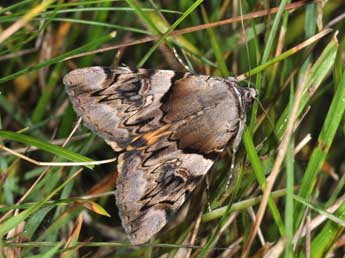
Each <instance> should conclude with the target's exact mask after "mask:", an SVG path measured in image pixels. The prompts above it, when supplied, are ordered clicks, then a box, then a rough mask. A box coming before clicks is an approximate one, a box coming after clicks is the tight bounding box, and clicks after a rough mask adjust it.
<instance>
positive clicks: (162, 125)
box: [63, 66, 257, 244]
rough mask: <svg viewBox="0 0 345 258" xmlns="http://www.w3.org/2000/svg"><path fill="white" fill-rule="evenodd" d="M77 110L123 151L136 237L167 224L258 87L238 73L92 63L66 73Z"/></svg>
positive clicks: (128, 212) (122, 209)
mask: <svg viewBox="0 0 345 258" xmlns="http://www.w3.org/2000/svg"><path fill="white" fill-rule="evenodd" d="M63 83H64V84H65V86H66V91H67V93H68V95H69V97H70V100H71V102H72V104H73V107H74V110H75V111H76V112H77V114H78V115H79V116H81V117H82V119H83V121H84V124H85V125H86V127H88V128H89V129H91V130H92V131H94V132H96V134H98V135H99V136H100V137H102V138H104V140H105V141H106V142H107V144H109V145H110V146H111V147H112V148H113V149H114V150H115V151H117V152H120V154H119V156H118V164H117V169H118V172H119V177H118V179H117V182H116V194H115V196H116V204H117V207H118V209H119V215H120V218H121V221H122V225H123V227H124V229H125V231H126V233H127V234H128V236H129V239H130V241H131V243H133V244H141V243H145V242H147V241H148V240H149V239H150V238H151V237H152V236H153V235H155V234H156V233H158V232H159V231H160V230H161V229H162V228H163V227H164V225H166V224H167V219H168V215H169V213H171V212H174V211H177V210H178V209H179V208H180V207H181V205H182V204H183V203H184V201H185V199H186V196H187V194H188V193H189V192H191V191H193V189H194V188H195V186H196V185H197V183H198V182H199V181H200V180H201V178H202V177H203V176H204V175H205V174H206V173H207V171H208V170H209V169H210V168H211V166H212V164H213V163H214V161H215V158H216V156H217V153H218V152H221V151H222V150H223V149H224V148H225V146H226V145H227V144H228V142H229V141H232V146H233V149H236V148H237V146H238V145H239V143H240V141H241V138H242V132H243V129H244V126H245V120H246V110H247V108H248V106H249V105H250V104H251V103H252V102H253V100H254V98H255V97H256V95H257V93H256V90H255V89H253V88H242V87H239V86H238V85H237V83H236V80H235V79H234V78H231V77H230V78H227V79H225V78H220V77H211V76H207V75H196V74H191V73H180V72H175V71H170V70H149V69H137V70H131V69H129V68H127V67H122V68H121V67H120V68H106V67H99V66H95V67H88V68H81V69H76V70H73V71H71V72H70V73H68V74H67V75H65V77H64V78H63Z"/></svg>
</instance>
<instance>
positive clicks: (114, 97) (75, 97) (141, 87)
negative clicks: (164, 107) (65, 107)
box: [63, 66, 185, 151]
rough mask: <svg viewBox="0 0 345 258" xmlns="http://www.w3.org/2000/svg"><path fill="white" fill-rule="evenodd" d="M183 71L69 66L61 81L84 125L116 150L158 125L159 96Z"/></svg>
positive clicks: (159, 117) (159, 114)
mask: <svg viewBox="0 0 345 258" xmlns="http://www.w3.org/2000/svg"><path fill="white" fill-rule="evenodd" d="M184 75H185V74H183V73H175V72H174V71H168V70H157V71H154V70H146V69H138V70H136V71H131V70H129V69H128V68H114V69H113V68H103V67H99V66H95V67H88V68H82V69H76V70H73V71H71V72H70V73H68V74H67V75H66V76H65V77H64V79H63V82H64V84H65V85H66V91H67V93H68V95H69V96H70V99H71V102H72V104H73V107H74V109H75V111H76V112H77V113H78V115H79V116H81V117H82V118H83V121H84V123H85V125H86V126H87V127H88V128H90V129H91V130H93V131H95V132H96V133H97V134H98V135H100V136H101V137H103V138H105V139H106V141H107V142H108V144H110V145H111V146H112V147H113V148H114V149H115V150H117V151H120V150H122V149H124V148H125V147H126V146H127V145H128V144H129V142H131V141H132V139H133V137H135V136H137V135H140V134H142V133H145V132H148V131H151V130H155V129H157V128H158V127H160V126H161V121H160V119H161V118H162V116H163V112H162V111H161V110H160V106H161V101H160V100H161V98H162V97H163V96H164V94H165V93H166V92H167V91H168V90H169V89H170V87H171V85H172V83H173V82H174V80H176V79H179V78H181V77H182V76H184Z"/></svg>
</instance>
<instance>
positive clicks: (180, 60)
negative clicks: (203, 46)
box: [172, 47, 195, 74]
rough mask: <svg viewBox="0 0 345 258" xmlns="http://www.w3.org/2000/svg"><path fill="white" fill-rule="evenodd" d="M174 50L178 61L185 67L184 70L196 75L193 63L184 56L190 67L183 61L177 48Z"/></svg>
mask: <svg viewBox="0 0 345 258" xmlns="http://www.w3.org/2000/svg"><path fill="white" fill-rule="evenodd" d="M172 50H173V52H174V55H175V57H176V59H177V61H178V62H179V63H180V64H181V65H182V66H183V68H184V69H186V71H188V72H190V73H192V74H195V71H194V68H193V66H192V64H191V62H189V60H188V59H187V58H186V57H185V55H184V57H185V59H186V61H187V63H188V65H187V64H186V63H185V62H184V61H183V60H182V58H181V57H180V55H179V54H178V53H177V50H176V48H174V47H173V48H172Z"/></svg>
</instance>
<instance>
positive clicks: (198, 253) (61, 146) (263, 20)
mask: <svg viewBox="0 0 345 258" xmlns="http://www.w3.org/2000/svg"><path fill="white" fill-rule="evenodd" d="M344 9H345V5H344V4H343V3H342V1H340V0H336V1H328V2H327V3H326V4H325V5H324V6H321V4H320V3H316V2H313V1H310V2H309V3H308V4H307V3H306V1H297V2H294V3H292V4H291V3H290V2H289V1H259V2H256V1H242V2H239V1H213V0H212V1H184V0H178V1H166V2H164V1H141V2H140V1H136V0H127V1H115V0H114V1H109V0H103V1H102V0H96V1H83V2H62V1H45V2H42V3H40V2H37V1H33V0H25V1H21V2H18V3H14V4H12V5H11V4H10V2H9V5H5V6H2V8H1V9H0V13H1V16H0V26H1V27H0V28H1V29H0V42H1V45H0V53H1V54H0V63H1V65H2V66H1V69H0V90H1V94H0V171H1V173H0V236H1V240H0V250H1V252H0V255H1V256H2V257H31V256H32V257H57V256H61V257H77V256H81V257H89V256H92V255H98V256H99V257H115V256H116V257H159V256H161V255H163V254H165V255H166V256H167V257H174V256H176V255H179V257H230V256H234V257H252V256H260V255H262V254H263V253H268V252H273V251H276V252H277V253H278V255H277V256H279V257H326V256H327V255H328V256H330V255H333V256H334V257H339V256H340V255H342V254H343V249H344V243H343V242H344V241H343V239H344V225H345V217H344V209H345V205H344V195H343V193H344V184H345V176H344V172H345V171H344V164H345V160H344V152H345V144H344V142H345V141H344V140H345V119H344V112H345V73H344V64H343V58H342V56H343V55H344V45H345V40H344V28H345V26H344V25H345V22H344V21H343V20H341V19H339V20H338V21H337V20H336V19H337V18H339V17H341V16H338V15H337V13H341V12H340V10H344ZM287 10H290V11H287ZM292 10H294V11H293V12H291V11H292ZM241 14H242V15H241ZM241 17H242V18H241ZM335 21H336V22H335ZM205 24H206V25H205ZM327 25H330V26H327ZM173 49H176V50H177V52H178V53H179V56H180V57H181V58H182V59H183V60H185V62H186V63H187V64H188V65H189V66H190V69H191V70H194V71H196V72H197V73H201V74H210V75H213V76H223V77H226V76H228V75H229V74H230V75H232V76H236V77H237V78H238V79H239V81H240V82H239V83H240V84H241V85H242V86H248V85H249V86H250V87H255V88H256V89H258V91H259V97H258V99H259V100H260V102H261V103H262V105H263V106H264V108H265V112H264V111H263V110H262V109H261V108H260V107H259V104H258V103H257V102H255V103H254V105H253V106H252V108H251V109H250V111H249V113H248V114H247V116H248V119H247V128H246V130H245V132H244V135H243V144H242V145H241V148H240V150H239V151H238V153H237V154H236V166H235V169H234V170H232V171H230V163H231V158H230V157H229V156H228V154H227V153H226V152H224V153H223V154H220V155H219V160H218V161H217V162H216V164H215V166H214V167H213V168H212V169H211V171H210V172H209V173H208V176H207V181H208V184H209V186H208V188H209V190H208V191H204V188H205V187H204V186H205V182H202V183H201V184H200V186H199V187H198V189H196V190H195V191H194V193H192V194H191V195H190V198H189V200H188V203H189V205H186V206H184V207H183V208H182V210H181V211H180V212H179V213H177V214H174V216H172V218H171V220H170V223H169V225H168V227H167V228H166V229H164V230H163V231H162V232H161V233H160V234H158V235H157V237H155V238H154V239H152V240H151V241H150V242H149V243H147V244H145V245H142V246H139V247H133V246H131V245H130V244H129V242H128V240H127V237H126V235H125V233H124V231H123V229H122V227H121V223H120V221H119V217H118V215H117V210H116V206H115V201H114V196H113V194H114V189H115V185H116V171H115V168H116V164H115V163H116V162H111V163H107V162H109V161H108V159H111V158H113V157H116V155H117V154H116V153H115V152H114V151H112V150H111V149H110V148H109V147H108V146H107V145H106V144H105V143H104V141H103V140H102V139H101V138H99V137H97V136H95V135H94V134H91V133H90V132H89V131H88V130H87V129H86V128H84V127H83V126H80V128H79V129H78V130H77V131H76V132H74V130H73V128H74V127H75V124H76V123H77V120H78V118H77V116H76V114H75V113H74V111H73V109H72V107H71V105H70V103H69V101H68V98H67V96H66V93H65V91H64V87H63V85H62V80H61V79H62V77H63V76H64V75H65V74H66V73H67V72H68V71H70V70H72V69H74V68H76V67H87V66H92V65H102V66H110V65H113V66H118V65H121V64H126V65H128V66H129V67H142V66H143V67H146V68H152V69H174V70H181V71H183V70H184V68H183V67H182V66H181V64H179V63H178V62H177V60H176V58H174V54H173V51H172V50H173ZM299 94H300V95H299ZM299 96H300V97H299ZM293 110H295V112H293ZM308 136H310V137H308ZM304 139H305V141H304ZM301 144H302V145H301ZM230 146H231V145H230V144H229V147H230ZM23 156H25V159H26V160H24V159H23ZM27 158H28V159H29V160H31V161H32V160H35V161H39V162H36V163H32V162H28V161H27V160H28V159H27ZM103 160H105V162H106V164H102V165H100V164H97V165H95V163H94V161H100V162H102V161H103ZM47 162H52V163H48V164H50V165H49V166H47V165H48V164H47ZM62 162H65V163H62ZM67 162H90V163H86V164H85V163H82V164H83V165H84V166H81V164H79V165H78V166H77V165H75V164H72V165H75V166H67V165H66V163H67ZM42 165H43V166H42ZM57 165H59V166H57ZM229 173H232V181H231V182H232V183H231V185H230V188H229V189H227V188H226V184H227V181H228V174H229ZM208 203H210V205H211V210H209V209H208ZM186 247H188V248H186Z"/></svg>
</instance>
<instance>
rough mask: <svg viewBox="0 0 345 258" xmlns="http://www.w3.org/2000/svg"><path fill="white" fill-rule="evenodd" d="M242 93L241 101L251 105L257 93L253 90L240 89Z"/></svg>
mask: <svg viewBox="0 0 345 258" xmlns="http://www.w3.org/2000/svg"><path fill="white" fill-rule="evenodd" d="M242 91H243V95H242V96H243V100H244V102H245V103H247V104H249V105H251V104H252V103H253V102H254V100H255V99H256V97H257V96H258V92H257V90H256V89H254V88H242Z"/></svg>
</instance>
